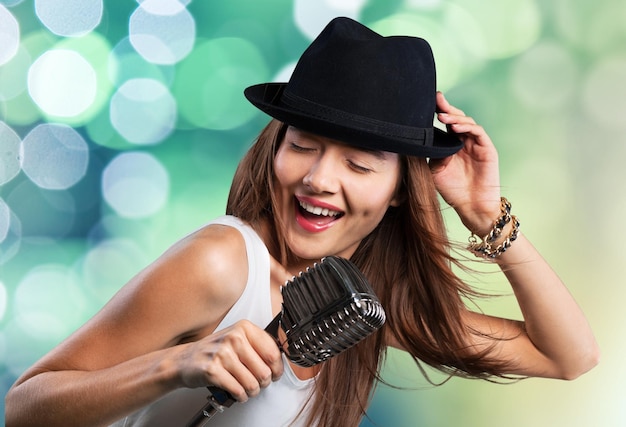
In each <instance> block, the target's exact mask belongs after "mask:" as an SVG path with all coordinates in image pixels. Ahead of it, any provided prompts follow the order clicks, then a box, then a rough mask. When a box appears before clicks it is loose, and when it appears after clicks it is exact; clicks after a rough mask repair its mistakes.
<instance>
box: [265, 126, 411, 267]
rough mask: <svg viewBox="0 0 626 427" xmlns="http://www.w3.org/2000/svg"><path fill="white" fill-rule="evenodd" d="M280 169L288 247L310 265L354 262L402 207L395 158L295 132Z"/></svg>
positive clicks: (277, 163)
mask: <svg viewBox="0 0 626 427" xmlns="http://www.w3.org/2000/svg"><path fill="white" fill-rule="evenodd" d="M274 169H275V174H276V190H277V193H278V194H277V198H278V205H279V210H280V215H281V217H282V218H283V220H284V223H285V228H286V229H285V237H286V239H287V245H288V246H289V248H290V249H291V251H292V252H293V253H294V254H295V255H296V256H298V257H300V258H303V259H306V260H317V259H320V258H321V257H323V256H327V255H338V256H342V257H344V258H349V257H350V256H351V255H352V254H353V253H354V251H355V250H356V248H357V246H358V245H359V243H360V242H361V240H362V239H363V238H364V237H365V236H367V235H368V234H369V233H370V232H371V231H372V230H373V229H374V228H375V227H376V226H377V225H378V223H379V222H380V221H381V220H382V218H383V216H384V215H385V212H386V211H387V209H388V208H389V207H390V206H397V205H398V203H399V202H398V189H399V187H400V184H399V183H400V180H401V176H400V175H401V172H400V170H401V168H400V158H399V156H398V155H397V154H395V153H390V152H383V151H368V150H362V149H359V148H355V147H352V146H349V145H345V144H342V143H340V142H338V141H335V140H331V139H328V138H323V137H319V136H317V135H314V134H310V133H307V132H304V131H301V130H298V129H296V128H293V127H289V128H288V129H287V131H286V134H285V137H284V140H283V141H282V143H281V145H280V147H279V149H278V152H277V154H276V157H275V159H274Z"/></svg>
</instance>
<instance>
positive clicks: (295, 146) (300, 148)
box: [289, 142, 315, 153]
mask: <svg viewBox="0 0 626 427" xmlns="http://www.w3.org/2000/svg"><path fill="white" fill-rule="evenodd" d="M289 147H290V148H291V149H292V150H293V151H296V152H298V153H309V152H311V151H315V148H311V147H303V146H302V145H298V144H296V143H295V142H291V143H289Z"/></svg>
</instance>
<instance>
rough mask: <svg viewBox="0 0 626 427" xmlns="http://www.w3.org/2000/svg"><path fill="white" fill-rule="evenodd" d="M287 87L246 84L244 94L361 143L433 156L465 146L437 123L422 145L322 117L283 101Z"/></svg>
mask: <svg viewBox="0 0 626 427" xmlns="http://www.w3.org/2000/svg"><path fill="white" fill-rule="evenodd" d="M286 87H287V83H263V84H257V85H254V86H250V87H248V88H246V89H245V91H244V95H245V97H246V98H247V99H248V101H250V102H251V103H252V104H253V105H254V106H255V107H257V108H258V109H259V110H261V111H263V112H264V113H266V114H268V115H269V116H271V117H273V118H275V119H276V120H279V121H281V122H284V123H287V124H289V125H291V126H295V127H297V128H299V129H302V130H305V131H308V132H311V133H315V134H317V135H321V136H324V137H327V138H332V139H337V140H339V141H342V142H346V143H348V144H351V145H355V146H358V147H363V148H367V149H373V150H381V151H390V152H394V153H399V154H406V155H410V156H417V157H428V158H432V159H440V158H444V157H448V156H451V155H452V154H454V153H456V152H457V151H459V150H460V149H461V148H462V147H463V142H462V141H460V140H459V139H458V138H457V137H456V136H455V135H454V134H450V133H447V132H445V131H443V130H441V129H439V128H437V127H433V130H432V132H433V137H432V144H430V145H422V144H418V143H416V140H415V139H412V138H404V137H402V136H398V135H391V136H390V135H387V134H385V133H384V132H380V133H376V132H372V131H364V130H363V129H359V128H356V127H354V126H346V125H345V124H343V123H341V122H339V120H332V119H330V118H329V117H328V116H327V117H320V116H317V115H314V114H310V113H309V112H304V111H299V110H297V109H294V108H293V107H291V106H289V105H286V104H284V103H283V102H282V93H283V91H284V90H285V88H286Z"/></svg>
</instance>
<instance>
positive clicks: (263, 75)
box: [172, 37, 269, 130]
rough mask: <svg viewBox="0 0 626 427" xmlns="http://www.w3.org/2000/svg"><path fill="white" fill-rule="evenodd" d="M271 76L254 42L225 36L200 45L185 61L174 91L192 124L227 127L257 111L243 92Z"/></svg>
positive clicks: (236, 125)
mask: <svg viewBox="0 0 626 427" xmlns="http://www.w3.org/2000/svg"><path fill="white" fill-rule="evenodd" d="M268 79H269V70H268V66H267V64H266V63H265V60H264V59H263V57H262V56H261V54H260V52H259V50H258V49H257V48H256V47H255V46H254V45H253V44H252V43H250V42H249V41H247V40H245V39H241V38H233V37H224V38H216V39H211V40H206V41H201V42H199V43H198V44H197V46H196V48H195V49H194V51H193V52H192V53H191V54H190V55H189V56H188V57H187V58H185V60H183V61H182V62H181V64H180V66H179V68H178V72H177V75H176V80H175V82H174V85H173V88H172V91H173V93H174V96H175V97H176V100H177V102H178V106H179V109H180V114H181V116H182V117H183V118H185V119H186V121H187V122H188V123H190V124H191V125H193V126H196V127H201V128H207V129H216V130H225V129H232V128H236V127H238V126H241V125H242V124H244V123H245V122H246V121H248V120H250V118H252V117H253V116H254V115H255V114H257V110H255V109H254V107H252V106H251V105H250V104H249V103H248V102H247V101H246V100H245V98H243V97H242V95H241V94H242V92H243V89H244V88H245V87H247V86H249V85H252V84H255V83H259V82H264V81H267V80H268Z"/></svg>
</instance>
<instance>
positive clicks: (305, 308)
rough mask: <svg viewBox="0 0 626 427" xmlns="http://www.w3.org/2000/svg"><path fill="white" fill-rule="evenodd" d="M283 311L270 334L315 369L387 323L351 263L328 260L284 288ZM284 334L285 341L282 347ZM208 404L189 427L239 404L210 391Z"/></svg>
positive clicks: (292, 358)
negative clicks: (282, 335) (315, 366)
mask: <svg viewBox="0 0 626 427" xmlns="http://www.w3.org/2000/svg"><path fill="white" fill-rule="evenodd" d="M281 293H282V297H283V304H282V310H281V312H280V313H278V315H277V316H276V317H275V318H274V319H273V320H272V321H271V322H270V324H269V325H268V326H267V327H266V328H265V331H266V332H268V333H269V334H270V335H272V336H273V337H274V339H275V340H276V343H277V344H278V346H279V347H280V349H281V351H283V353H285V355H286V356H287V358H288V359H289V360H290V361H292V362H293V363H295V364H297V365H299V366H304V367H310V366H314V365H316V364H318V363H321V362H323V361H325V360H327V359H330V358H331V357H334V356H336V355H338V354H339V353H341V352H342V351H344V350H347V349H348V348H350V347H352V346H353V345H355V344H356V343H358V342H359V341H361V340H362V339H364V338H366V337H367V336H369V335H370V334H372V333H373V332H375V331H376V330H378V329H379V328H380V327H381V326H382V325H383V324H384V323H385V311H384V310H383V307H382V305H381V304H380V302H379V300H378V298H377V297H376V295H375V294H374V291H373V290H372V287H371V285H370V283H369V282H368V281H367V279H366V278H365V276H363V274H362V273H361V272H360V271H359V269H358V268H357V267H356V266H355V265H354V264H353V263H352V262H351V261H349V260H347V259H345V258H340V257H336V256H328V257H325V258H323V259H322V260H321V261H320V262H319V263H316V264H315V265H314V266H313V268H307V269H306V271H304V272H301V273H300V275H299V276H296V277H294V278H292V279H291V280H290V281H288V282H287V283H285V285H284V286H283V287H282V288H281ZM279 328H280V329H282V331H283V332H284V336H285V337H286V339H285V340H284V341H282V342H281V339H280V338H279V334H278V332H279ZM208 389H209V391H210V395H209V396H208V398H207V399H208V403H207V404H206V405H205V406H204V407H203V408H202V409H201V410H200V411H198V413H197V414H196V415H195V416H194V417H193V418H192V419H191V421H190V422H189V423H188V424H187V427H198V426H202V425H205V423H206V422H208V420H210V419H211V418H212V417H213V415H215V414H216V413H217V412H222V411H224V410H225V408H229V407H230V406H231V405H232V404H233V403H234V402H235V399H234V398H233V397H232V396H231V395H230V394H229V393H228V392H226V391H224V390H222V389H220V388H218V387H215V386H209V387H208Z"/></svg>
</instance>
